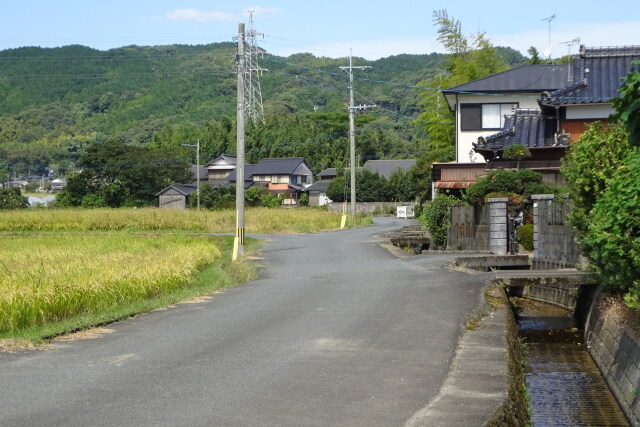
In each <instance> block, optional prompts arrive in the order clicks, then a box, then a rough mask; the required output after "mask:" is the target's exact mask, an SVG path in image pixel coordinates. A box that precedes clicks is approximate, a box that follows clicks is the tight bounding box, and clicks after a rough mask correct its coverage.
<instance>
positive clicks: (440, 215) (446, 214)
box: [418, 193, 460, 247]
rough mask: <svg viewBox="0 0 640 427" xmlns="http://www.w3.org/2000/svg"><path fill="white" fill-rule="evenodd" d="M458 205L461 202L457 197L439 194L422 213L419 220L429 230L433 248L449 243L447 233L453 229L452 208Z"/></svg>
mask: <svg viewBox="0 0 640 427" xmlns="http://www.w3.org/2000/svg"><path fill="white" fill-rule="evenodd" d="M458 203H460V200H458V199H456V198H455V197H453V196H447V195H444V194H442V193H439V194H437V195H436V197H435V198H434V199H433V200H432V201H431V203H429V205H428V206H426V207H425V208H424V210H423V211H422V215H420V217H419V218H418V220H419V221H420V222H421V223H422V224H424V226H425V227H426V228H427V230H429V234H430V236H431V245H432V246H434V247H437V246H442V245H444V244H445V243H446V242H447V233H448V232H449V228H450V227H451V207H452V206H453V205H455V204H458Z"/></svg>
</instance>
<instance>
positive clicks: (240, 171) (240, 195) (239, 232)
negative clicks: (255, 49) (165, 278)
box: [232, 23, 245, 261]
mask: <svg viewBox="0 0 640 427" xmlns="http://www.w3.org/2000/svg"><path fill="white" fill-rule="evenodd" d="M237 61H238V86H237V87H238V105H237V112H236V113H237V116H236V117H237V134H238V136H237V148H236V236H235V238H234V239H233V256H232V259H233V261H237V260H238V257H240V256H242V255H243V254H244V113H245V101H244V73H245V54H244V23H240V24H238V58H237Z"/></svg>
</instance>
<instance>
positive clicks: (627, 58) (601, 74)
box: [540, 46, 640, 105]
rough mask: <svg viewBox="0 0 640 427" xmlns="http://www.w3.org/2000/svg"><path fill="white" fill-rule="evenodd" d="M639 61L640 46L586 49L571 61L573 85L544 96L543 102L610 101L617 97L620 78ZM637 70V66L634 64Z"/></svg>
mask: <svg viewBox="0 0 640 427" xmlns="http://www.w3.org/2000/svg"><path fill="white" fill-rule="evenodd" d="M638 60H640V46H626V47H605V48H586V47H584V46H581V47H580V55H579V56H577V57H576V58H575V62H574V64H573V69H572V71H573V75H572V84H571V85H569V86H568V87H566V88H564V89H560V90H557V91H555V92H552V93H551V94H549V96H545V97H543V98H542V99H541V100H540V102H541V104H542V105H568V104H592V103H605V102H609V101H610V100H611V99H612V98H615V97H617V96H618V90H619V89H620V87H621V86H622V79H623V78H624V77H625V76H626V75H627V74H628V73H629V72H630V71H631V70H632V69H633V68H632V67H633V64H632V61H638ZM635 69H636V70H637V69H638V66H637V65H636V66H635Z"/></svg>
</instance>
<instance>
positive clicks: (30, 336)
mask: <svg viewBox="0 0 640 427" xmlns="http://www.w3.org/2000/svg"><path fill="white" fill-rule="evenodd" d="M216 243H217V245H218V248H219V250H220V256H219V257H217V258H216V260H215V261H214V262H213V263H211V264H209V265H208V266H207V267H206V268H204V270H202V271H201V272H199V273H198V274H197V275H195V276H194V277H193V278H192V279H191V280H190V281H189V282H188V283H186V284H184V286H180V287H177V288H175V289H173V290H170V291H166V292H163V293H160V294H158V295H155V296H152V297H149V298H142V299H136V300H133V301H129V302H126V303H122V304H117V305H113V306H110V307H104V308H101V309H98V310H95V311H88V312H84V313H79V314H76V315H73V316H69V317H66V318H63V319H60V320H54V321H50V322H46V323H44V324H38V325H32V326H28V327H25V328H21V329H18V330H13V331H4V332H2V333H0V351H1V350H3V349H4V350H12V349H13V350H15V349H21V348H30V347H32V346H33V345H34V344H37V343H41V342H46V341H47V340H49V339H50V338H53V337H55V336H59V335H64V334H68V333H71V332H76V331H79V330H84V329H88V328H92V327H96V326H103V325H106V324H109V323H113V322H115V321H118V320H122V319H125V318H128V317H133V316H136V315H140V314H144V313H148V312H150V311H153V310H156V309H159V308H162V307H166V306H169V305H172V304H175V303H178V302H181V301H185V300H189V299H191V298H195V297H199V296H203V295H208V294H211V293H214V292H216V291H219V290H221V289H225V288H229V287H233V286H236V285H238V284H240V283H243V282H246V281H249V280H252V279H254V278H256V277H257V276H258V269H259V266H258V265H257V264H255V263H253V262H250V261H247V260H246V259H245V260H242V261H240V262H235V263H232V262H231V251H232V247H233V237H226V236H220V237H219V238H217V242H216ZM259 244H260V242H259V241H258V240H256V239H247V240H246V242H245V251H246V253H247V254H251V253H253V252H255V251H256V250H257V249H258V247H259Z"/></svg>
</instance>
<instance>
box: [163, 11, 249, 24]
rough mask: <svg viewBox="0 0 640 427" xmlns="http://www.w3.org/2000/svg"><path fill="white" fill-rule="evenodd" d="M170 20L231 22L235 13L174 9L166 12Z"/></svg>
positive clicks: (234, 18)
mask: <svg viewBox="0 0 640 427" xmlns="http://www.w3.org/2000/svg"><path fill="white" fill-rule="evenodd" d="M166 16H167V18H169V19H170V20H172V21H196V22H233V21H235V20H236V19H237V18H236V16H235V15H233V14H231V13H227V12H220V11H217V10H198V9H174V10H172V11H169V12H167V13H166Z"/></svg>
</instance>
